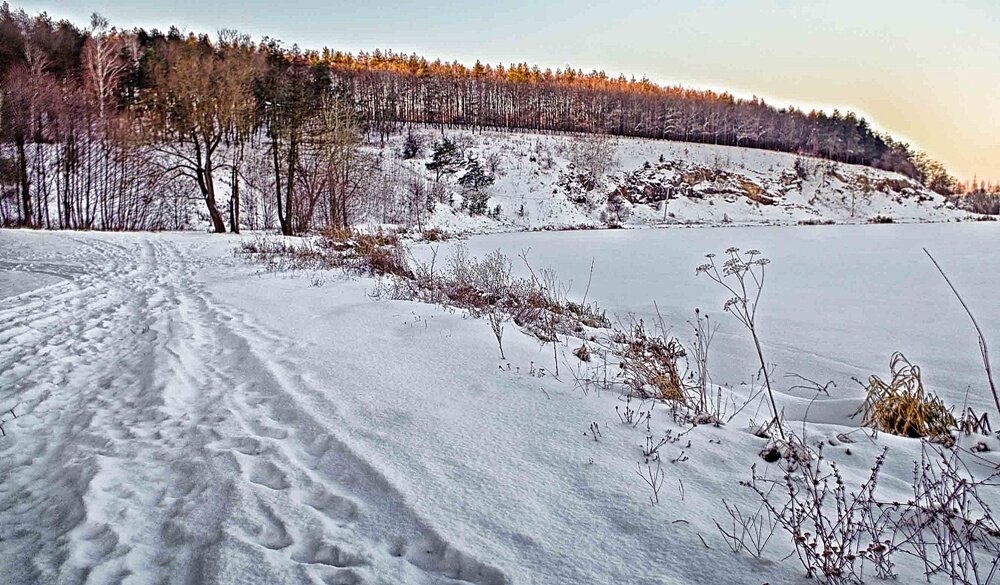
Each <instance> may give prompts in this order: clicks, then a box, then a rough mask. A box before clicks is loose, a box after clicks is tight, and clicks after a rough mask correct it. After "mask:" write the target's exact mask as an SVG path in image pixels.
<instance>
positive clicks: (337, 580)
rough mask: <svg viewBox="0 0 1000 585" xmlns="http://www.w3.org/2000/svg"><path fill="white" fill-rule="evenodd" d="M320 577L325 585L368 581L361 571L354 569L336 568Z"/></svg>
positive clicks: (355, 583)
mask: <svg viewBox="0 0 1000 585" xmlns="http://www.w3.org/2000/svg"><path fill="white" fill-rule="evenodd" d="M321 579H322V580H323V583H324V584H325V585H363V584H364V583H368V581H367V580H365V578H364V577H363V576H361V573H359V572H358V571H356V570H354V569H338V570H336V571H333V572H331V573H327V574H324V575H323V576H322V577H321Z"/></svg>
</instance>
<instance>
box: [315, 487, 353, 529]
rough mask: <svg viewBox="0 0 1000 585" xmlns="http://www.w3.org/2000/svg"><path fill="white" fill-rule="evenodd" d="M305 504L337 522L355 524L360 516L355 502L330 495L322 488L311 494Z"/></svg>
mask: <svg viewBox="0 0 1000 585" xmlns="http://www.w3.org/2000/svg"><path fill="white" fill-rule="evenodd" d="M305 504H306V505H307V506H310V507H312V508H314V509H315V510H317V511H318V512H320V513H322V514H323V515H325V516H326V517H328V518H330V519H331V520H334V521H337V522H342V523H348V522H353V521H355V520H357V518H358V516H359V515H360V511H359V509H358V505H357V504H356V503H354V501H353V500H351V499H349V498H345V497H343V496H338V495H337V494H333V493H330V492H328V491H326V490H325V489H322V488H319V489H317V490H315V491H314V492H313V493H312V494H310V495H309V497H308V498H307V499H306V501H305Z"/></svg>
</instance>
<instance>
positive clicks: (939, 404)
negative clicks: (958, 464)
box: [858, 352, 956, 438]
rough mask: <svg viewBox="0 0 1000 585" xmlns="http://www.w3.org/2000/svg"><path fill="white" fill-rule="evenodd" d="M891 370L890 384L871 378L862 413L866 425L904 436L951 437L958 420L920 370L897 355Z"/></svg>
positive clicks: (900, 355)
mask: <svg viewBox="0 0 1000 585" xmlns="http://www.w3.org/2000/svg"><path fill="white" fill-rule="evenodd" d="M889 370H890V372H891V373H892V378H891V379H890V380H889V382H888V383H887V382H885V381H884V380H882V379H881V378H879V377H878V376H874V375H873V376H872V377H871V378H869V379H868V385H867V387H866V388H865V389H866V391H867V394H868V396H867V398H866V399H865V403H864V404H863V405H862V406H861V409H860V410H859V411H858V412H860V413H862V414H863V415H864V425H865V426H868V427H871V428H873V429H876V430H879V431H883V432H886V433H891V434H893V435H900V436H903V437H913V438H917V437H931V438H944V437H948V436H950V433H951V430H952V429H954V428H955V426H956V421H955V417H954V416H953V415H952V413H951V410H950V409H948V408H947V407H946V406H945V405H944V402H943V401H942V400H941V398H939V397H938V396H936V395H934V394H932V393H930V392H926V391H925V390H924V384H923V381H922V380H921V379H920V367H919V366H915V365H913V364H911V363H910V362H909V360H907V359H906V357H905V356H904V355H903V354H901V353H899V352H896V353H894V354H893V355H892V359H891V360H890V362H889Z"/></svg>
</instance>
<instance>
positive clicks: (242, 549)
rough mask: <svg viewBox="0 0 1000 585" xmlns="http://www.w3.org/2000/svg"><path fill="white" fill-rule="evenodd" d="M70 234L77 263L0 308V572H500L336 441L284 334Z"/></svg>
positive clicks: (328, 578) (170, 252)
mask: <svg viewBox="0 0 1000 585" xmlns="http://www.w3.org/2000/svg"><path fill="white" fill-rule="evenodd" d="M80 244H81V246H80V247H79V251H78V252H77V253H75V254H74V256H75V259H76V260H78V261H79V262H80V263H81V265H82V266H83V267H84V270H83V271H82V273H77V274H71V275H68V276H67V277H68V278H69V280H67V282H66V283H63V284H60V285H56V286H53V287H46V288H45V289H44V290H37V291H33V292H32V293H27V294H25V295H20V296H19V297H17V299H16V300H17V302H16V303H9V302H7V303H3V304H0V331H2V332H3V333H0V335H2V336H4V343H3V344H0V407H2V406H6V405H7V404H12V405H13V406H14V407H15V408H16V409H17V412H18V418H17V419H16V420H15V421H13V422H11V423H8V427H7V429H8V430H9V431H10V434H9V436H8V437H7V438H5V439H0V516H2V517H3V518H4V523H3V524H0V542H2V546H0V566H2V567H3V568H4V571H5V575H4V576H5V579H7V580H8V582H10V583H46V582H58V583H109V582H122V581H125V582H132V581H135V582H163V583H201V582H213V583H229V582H232V583H238V582H268V583H301V582H319V583H368V582H372V583H398V582H407V583H452V582H459V581H466V582H472V583H482V584H486V585H490V584H494V583H505V582H507V578H506V577H505V576H504V575H503V574H502V573H501V572H500V571H499V570H497V569H495V568H492V567H489V566H488V565H485V564H483V563H481V562H479V561H477V560H475V559H473V558H471V557H470V556H468V555H466V554H464V553H462V552H460V551H459V550H458V549H457V548H456V547H454V546H452V545H451V544H449V543H448V542H446V541H445V540H444V539H443V538H442V537H441V536H440V535H439V534H437V533H436V532H435V531H434V530H433V529H432V528H430V527H429V525H427V523H426V522H424V521H423V520H421V519H420V518H419V517H418V516H417V515H416V514H415V513H414V512H413V511H412V509H410V508H409V507H408V506H407V504H406V502H405V501H404V498H403V497H402V496H401V495H400V494H399V493H398V491H396V490H395V489H394V488H393V486H392V485H391V484H390V482H389V481H387V480H386V479H385V478H384V476H382V474H380V473H379V472H378V471H377V470H376V469H374V468H373V467H372V466H371V465H370V464H369V463H368V462H367V461H365V459H364V458H363V457H361V456H358V455H357V454H355V453H353V452H352V451H351V450H350V449H349V448H348V447H347V446H346V445H345V444H343V443H342V442H340V441H339V440H338V439H337V438H336V433H334V432H332V431H331V429H330V428H329V423H327V422H325V421H324V420H323V419H322V418H320V416H321V415H320V414H319V413H324V412H328V413H329V412H335V410H334V404H333V401H332V399H331V397H330V396H328V395H327V394H326V393H324V392H322V391H320V390H317V389H315V388H311V387H310V386H309V384H307V383H306V382H305V381H304V380H303V378H302V377H301V376H299V375H297V374H295V363H294V357H293V356H289V355H288V352H287V351H286V348H288V347H289V345H290V344H289V343H288V341H287V340H284V339H281V338H280V337H279V336H276V335H273V334H271V333H269V332H266V331H264V330H263V329H262V328H260V327H259V326H257V325H255V324H253V322H252V320H251V319H250V318H249V317H248V316H247V315H243V314H241V313H238V312H236V311H234V310H232V309H229V308H227V307H226V306H225V305H224V304H223V303H220V302H218V301H216V300H214V299H212V298H210V297H209V296H208V295H207V294H206V292H205V291H204V289H203V287H202V286H201V285H200V284H199V283H198V282H197V281H196V279H195V278H194V276H195V273H194V268H193V266H194V264H195V263H196V261H197V259H195V258H192V257H191V256H189V255H187V256H185V255H182V254H181V253H180V252H179V251H178V250H177V249H176V246H174V245H173V244H172V243H171V242H170V241H169V240H165V239H162V238H158V237H153V238H150V237H141V238H140V239H137V240H132V239H128V240H125V243H124V244H123V245H118V244H114V243H110V242H106V241H104V240H102V239H98V238H84V239H81V240H80ZM7 300H9V299H7ZM278 356H282V357H278Z"/></svg>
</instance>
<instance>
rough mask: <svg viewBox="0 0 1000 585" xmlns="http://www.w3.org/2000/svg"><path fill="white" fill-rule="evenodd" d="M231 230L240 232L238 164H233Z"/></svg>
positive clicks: (230, 206) (230, 197) (230, 205)
mask: <svg viewBox="0 0 1000 585" xmlns="http://www.w3.org/2000/svg"><path fill="white" fill-rule="evenodd" d="M229 231H231V232H233V233H234V234H238V233H240V173H239V166H238V164H234V165H233V187H232V192H231V193H230V196H229Z"/></svg>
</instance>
